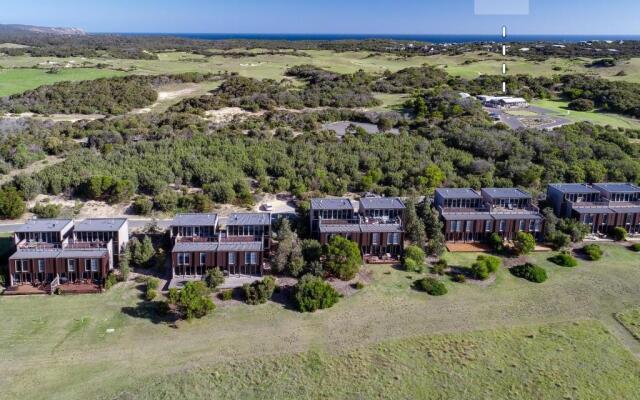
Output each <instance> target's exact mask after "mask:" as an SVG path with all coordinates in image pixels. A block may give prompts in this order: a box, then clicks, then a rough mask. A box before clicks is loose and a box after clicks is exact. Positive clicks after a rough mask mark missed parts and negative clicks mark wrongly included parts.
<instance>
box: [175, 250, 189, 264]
mask: <svg viewBox="0 0 640 400" xmlns="http://www.w3.org/2000/svg"><path fill="white" fill-rule="evenodd" d="M189 264H191V254H189V253H178V265H189Z"/></svg>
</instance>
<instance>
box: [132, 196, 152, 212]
mask: <svg viewBox="0 0 640 400" xmlns="http://www.w3.org/2000/svg"><path fill="white" fill-rule="evenodd" d="M152 210H153V201H151V200H150V199H148V198H146V197H138V198H137V199H136V200H135V201H134V202H133V212H134V213H136V215H149V214H151V211H152Z"/></svg>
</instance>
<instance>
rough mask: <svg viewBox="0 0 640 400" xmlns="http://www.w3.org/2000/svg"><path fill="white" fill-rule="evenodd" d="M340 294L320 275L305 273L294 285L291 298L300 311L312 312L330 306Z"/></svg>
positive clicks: (336, 300)
mask: <svg viewBox="0 0 640 400" xmlns="http://www.w3.org/2000/svg"><path fill="white" fill-rule="evenodd" d="M339 297H340V295H339V294H338V292H337V291H336V290H335V289H334V288H333V287H332V286H331V285H330V284H328V283H327V282H325V281H324V280H322V278H320V277H316V276H313V275H305V276H303V277H302V279H300V281H299V282H298V283H297V284H296V286H295V287H294V292H293V298H294V300H295V303H296V307H297V308H298V310H300V311H301V312H314V311H316V310H322V309H325V308H330V307H332V306H333V305H334V304H336V303H337V302H338V299H339Z"/></svg>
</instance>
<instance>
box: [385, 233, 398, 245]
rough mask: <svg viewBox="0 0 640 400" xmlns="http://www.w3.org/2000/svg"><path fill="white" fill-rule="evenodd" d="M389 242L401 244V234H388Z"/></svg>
mask: <svg viewBox="0 0 640 400" xmlns="http://www.w3.org/2000/svg"><path fill="white" fill-rule="evenodd" d="M387 244H400V234H399V233H390V234H389V236H387Z"/></svg>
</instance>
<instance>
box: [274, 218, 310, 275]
mask: <svg viewBox="0 0 640 400" xmlns="http://www.w3.org/2000/svg"><path fill="white" fill-rule="evenodd" d="M304 265H305V262H304V257H303V255H302V244H301V243H300V240H299V239H298V235H297V234H296V233H295V232H293V231H292V230H291V225H290V224H289V220H287V219H283V220H282V221H281V222H280V228H279V229H278V247H277V250H276V253H275V256H274V257H273V267H274V269H275V270H276V271H277V272H284V271H286V272H288V273H289V274H290V275H291V276H300V274H301V273H302V271H303V269H304Z"/></svg>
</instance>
